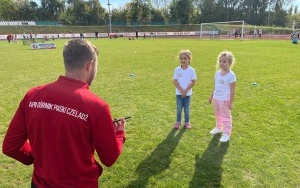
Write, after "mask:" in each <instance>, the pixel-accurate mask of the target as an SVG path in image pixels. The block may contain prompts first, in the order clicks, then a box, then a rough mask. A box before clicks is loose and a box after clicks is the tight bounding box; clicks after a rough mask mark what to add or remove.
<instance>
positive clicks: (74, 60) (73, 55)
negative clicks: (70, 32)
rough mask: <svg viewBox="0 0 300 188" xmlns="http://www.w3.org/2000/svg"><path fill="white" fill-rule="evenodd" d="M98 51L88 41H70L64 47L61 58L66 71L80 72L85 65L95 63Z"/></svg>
mask: <svg viewBox="0 0 300 188" xmlns="http://www.w3.org/2000/svg"><path fill="white" fill-rule="evenodd" d="M98 53H99V51H98V49H97V48H96V47H95V46H94V45H93V44H92V43H90V42H89V41H86V40H83V39H72V40H70V41H69V42H67V43H66V44H65V45H64V51H63V57H64V64H65V68H66V70H70V71H72V70H76V69H77V70H80V69H82V68H83V67H84V65H85V63H87V62H90V61H92V60H94V61H96V60H97V56H98Z"/></svg>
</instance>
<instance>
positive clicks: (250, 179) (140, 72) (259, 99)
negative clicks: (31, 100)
mask: <svg viewBox="0 0 300 188" xmlns="http://www.w3.org/2000/svg"><path fill="white" fill-rule="evenodd" d="M88 40H90V41H91V42H92V43H93V44H95V45H96V46H97V47H98V48H99V49H100V56H99V67H98V75H97V77H96V79H95V81H94V82H93V85H92V86H91V88H90V89H91V90H92V91H93V92H94V93H96V94H97V95H99V96H101V97H102V98H103V99H104V100H106V101H107V102H108V103H109V104H110V107H111V112H112V115H113V116H115V117H121V116H131V117H132V118H131V119H130V120H129V121H128V122H127V126H126V133H127V140H126V143H125V146H124V149H123V153H122V155H121V156H120V158H119V159H118V161H117V162H116V163H115V165H114V166H113V167H110V168H104V172H103V174H102V176H101V178H100V179H99V183H100V187H104V188H123V187H135V188H142V187H148V188H154V187H155V188H173V187H174V188H175V187H176V188H179V187H180V188H186V187H190V188H199V187H226V188H227V187H234V188H236V187H243V188H244V187H272V188H273V187H285V188H289V187H292V188H294V187H300V180H299V177H300V157H299V156H300V144H299V143H300V141H299V138H300V104H299V101H300V79H299V78H300V76H299V75H300V62H299V52H300V45H293V44H291V43H290V42H289V41H288V40H285V41H284V40H276V41H275V40H245V41H240V40H231V41H224V40H222V41H221V40H199V39H180V38H177V39H155V38H153V39H147V40H142V38H141V39H138V40H130V41H129V40H123V39H120V38H119V39H112V40H110V39H98V40H94V39H88ZM65 42H66V40H59V41H55V43H56V45H57V49H54V50H31V49H30V47H29V46H23V45H22V44H21V42H19V43H11V44H8V43H7V42H6V41H0V57H1V63H0V75H1V80H0V82H1V90H0V143H1V146H2V141H3V137H4V135H5V133H6V130H7V126H8V124H9V122H10V120H11V118H12V116H13V115H14V112H15V110H16V108H17V107H18V104H19V102H20V101H21V99H22V98H23V96H24V94H25V93H26V92H27V90H28V89H29V88H31V87H32V86H36V85H40V84H44V83H47V82H51V81H53V80H56V79H57V77H58V75H60V74H64V66H63V62H62V48H63V44H64V43H65ZM181 49H190V50H191V52H192V55H193V60H192V62H191V66H192V67H193V68H195V70H196V73H197V77H198V79H197V81H196V85H195V87H194V88H193V97H192V103H191V124H192V129H191V130H185V129H184V128H181V129H179V130H173V124H174V122H175V107H176V106H175V87H174V85H173V83H172V78H173V71H174V68H175V67H176V66H178V65H179V61H178V57H177V55H178V52H179V51H180V50H181ZM223 50H230V51H232V52H233V53H234V55H235V58H236V64H235V66H234V68H233V71H234V72H235V74H236V76H237V85H236V95H235V101H234V105H233V111H232V116H233V132H232V136H231V140H230V142H229V143H225V144H220V143H219V142H218V139H219V136H215V137H213V136H211V135H210V134H209V131H210V130H211V129H212V128H213V127H214V125H215V119H214V112H213V107H212V105H210V104H208V98H209V96H210V94H211V91H212V87H213V82H214V73H215V71H216V68H215V65H216V58H217V55H218V54H219V53H220V52H221V51H223ZM74 102H76V101H74ZM1 150H2V148H1ZM97 159H98V158H97ZM31 174H32V166H24V165H22V164H21V163H19V162H16V161H14V160H12V159H10V158H8V157H7V156H4V155H3V154H2V152H1V153H0V177H1V178H0V187H1V188H6V187H7V188H20V187H29V185H30V181H31Z"/></svg>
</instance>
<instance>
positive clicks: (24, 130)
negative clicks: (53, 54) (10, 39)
mask: <svg viewBox="0 0 300 188" xmlns="http://www.w3.org/2000/svg"><path fill="white" fill-rule="evenodd" d="M88 89H89V87H88V85H87V84H86V83H84V82H81V81H78V80H73V79H70V78H67V77H64V76H60V77H59V78H58V80H57V81H55V82H53V83H50V84H47V85H44V86H39V87H35V88H32V89H31V90H30V91H29V92H28V93H27V94H26V96H25V97H24V98H23V100H22V101H21V103H20V105H19V108H18V109H17V111H16V113H15V116H14V117H13V119H12V121H11V123H10V125H9V128H8V130H7V133H6V136H5V138H4V141H3V153H4V154H6V155H8V156H10V157H12V158H14V159H16V160H18V161H20V162H21V163H23V164H26V165H30V164H33V165H34V171H33V177H32V178H33V182H34V183H35V184H36V186H37V187H38V188H43V187H45V188H46V187H47V188H52V187H53V188H66V187H77V188H81V187H82V188H83V187H84V188H88V187H93V188H96V187H98V178H99V176H100V175H101V173H102V168H101V166H100V165H99V164H98V163H97V162H96V160H95V159H94V151H95V150H96V152H97V154H98V156H99V158H100V161H101V162H102V164H104V165H105V166H111V165H112V164H113V163H114V162H115V161H116V160H117V158H118V157H119V155H120V154H121V152H122V147H123V144H124V142H125V134H124V132H123V131H118V132H115V130H114V125H113V123H112V117H111V114H110V110H109V107H108V105H107V104H106V102H105V101H103V100H101V99H100V98H98V97H97V96H96V95H94V94H93V93H92V92H90V91H89V90H88ZM26 140H29V142H27V141H26ZM24 143H25V144H24ZM29 143H30V144H29ZM21 148H22V149H21Z"/></svg>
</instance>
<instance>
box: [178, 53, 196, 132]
mask: <svg viewBox="0 0 300 188" xmlns="http://www.w3.org/2000/svg"><path fill="white" fill-rule="evenodd" d="M179 60H180V66H178V67H177V68H175V70H174V77H173V83H174V85H175V87H176V105H177V110H176V112H177V113H176V115H177V117H176V123H175V125H174V129H179V128H180V126H181V113H182V109H184V121H185V123H184V125H185V128H186V129H191V128H192V126H191V123H190V106H191V97H192V88H193V87H194V85H195V83H196V78H197V77H196V72H195V69H193V68H192V67H191V66H190V62H191V60H192V53H191V52H190V51H189V50H182V51H180V53H179Z"/></svg>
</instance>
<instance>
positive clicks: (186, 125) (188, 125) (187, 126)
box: [184, 122, 192, 129]
mask: <svg viewBox="0 0 300 188" xmlns="http://www.w3.org/2000/svg"><path fill="white" fill-rule="evenodd" d="M184 126H185V128H186V129H191V128H192V125H191V124H190V123H189V122H188V123H185V125H184Z"/></svg>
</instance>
